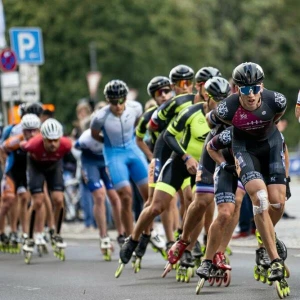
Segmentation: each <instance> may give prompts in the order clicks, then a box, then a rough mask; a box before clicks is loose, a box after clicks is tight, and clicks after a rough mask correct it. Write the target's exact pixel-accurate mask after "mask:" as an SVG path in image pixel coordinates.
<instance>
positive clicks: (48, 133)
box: [41, 118, 63, 140]
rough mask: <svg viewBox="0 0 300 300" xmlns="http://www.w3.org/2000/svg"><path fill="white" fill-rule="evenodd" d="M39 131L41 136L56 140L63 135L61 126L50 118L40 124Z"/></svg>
mask: <svg viewBox="0 0 300 300" xmlns="http://www.w3.org/2000/svg"><path fill="white" fill-rule="evenodd" d="M41 133H42V136H43V138H46V139H49V140H57V139H59V138H61V137H62V135H63V127H62V125H61V124H60V123H59V122H58V121H57V120H55V119H52V118H50V119H47V120H46V121H45V122H44V123H43V124H42V127H41Z"/></svg>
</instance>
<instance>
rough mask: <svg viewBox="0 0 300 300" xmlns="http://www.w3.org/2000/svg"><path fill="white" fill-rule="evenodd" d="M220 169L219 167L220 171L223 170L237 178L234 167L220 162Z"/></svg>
mask: <svg viewBox="0 0 300 300" xmlns="http://www.w3.org/2000/svg"><path fill="white" fill-rule="evenodd" d="M220 167H221V168H222V169H224V170H225V171H226V172H228V173H230V174H232V175H233V176H236V177H238V175H237V172H236V168H235V165H229V164H228V163H226V162H222V163H221V164H220Z"/></svg>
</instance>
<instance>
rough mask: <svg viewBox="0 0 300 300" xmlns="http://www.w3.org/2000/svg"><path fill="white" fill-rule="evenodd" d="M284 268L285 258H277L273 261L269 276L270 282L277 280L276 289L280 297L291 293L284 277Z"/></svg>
mask: <svg viewBox="0 0 300 300" xmlns="http://www.w3.org/2000/svg"><path fill="white" fill-rule="evenodd" d="M284 269H285V268H284V263H283V260H282V259H280V258H276V259H274V260H273V261H272V262H271V270H270V273H269V277H268V280H269V281H270V282H275V287H276V291H277V294H278V296H279V298H280V299H282V298H284V297H286V296H288V295H289V294H290V287H289V285H288V283H287V281H286V279H285V278H284V273H285V270H284Z"/></svg>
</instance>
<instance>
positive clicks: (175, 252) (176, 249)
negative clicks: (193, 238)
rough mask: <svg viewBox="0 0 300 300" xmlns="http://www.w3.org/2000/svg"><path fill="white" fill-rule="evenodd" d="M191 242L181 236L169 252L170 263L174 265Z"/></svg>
mask: <svg viewBox="0 0 300 300" xmlns="http://www.w3.org/2000/svg"><path fill="white" fill-rule="evenodd" d="M189 244H190V243H189V242H185V241H183V240H181V239H180V238H179V240H178V241H177V242H175V243H174V245H173V246H172V247H171V248H170V250H169V252H168V261H169V263H170V264H172V265H174V264H176V263H177V262H178V260H179V259H180V258H181V256H182V254H183V252H184V250H185V249H186V247H187V246H188V245H189Z"/></svg>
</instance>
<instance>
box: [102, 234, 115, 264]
mask: <svg viewBox="0 0 300 300" xmlns="http://www.w3.org/2000/svg"><path fill="white" fill-rule="evenodd" d="M100 249H101V252H102V254H103V258H104V260H105V261H111V254H112V252H113V250H114V248H113V245H112V243H111V241H110V238H109V236H106V237H103V238H101V239H100Z"/></svg>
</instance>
